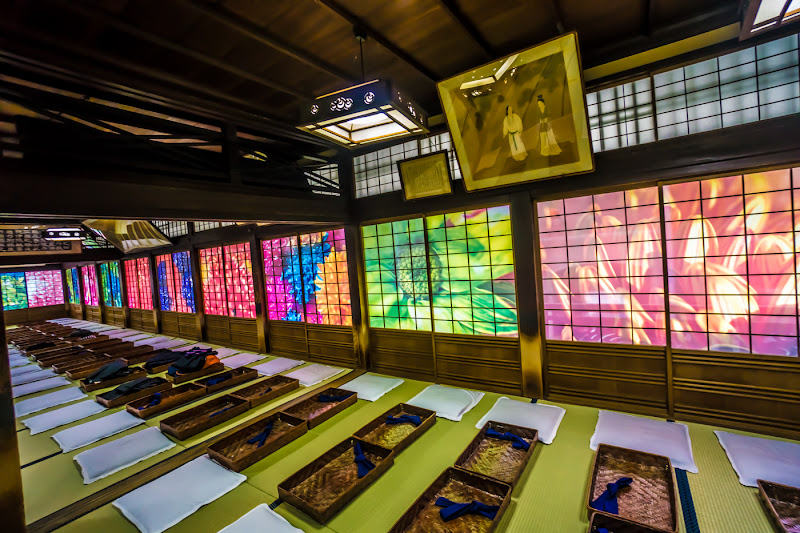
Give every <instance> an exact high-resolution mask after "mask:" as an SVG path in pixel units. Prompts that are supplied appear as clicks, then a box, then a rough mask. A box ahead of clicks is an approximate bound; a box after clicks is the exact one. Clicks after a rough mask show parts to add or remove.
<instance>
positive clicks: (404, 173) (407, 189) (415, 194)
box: [397, 150, 453, 200]
mask: <svg viewBox="0 0 800 533" xmlns="http://www.w3.org/2000/svg"><path fill="white" fill-rule="evenodd" d="M397 172H398V173H399V174H400V181H402V182H403V196H404V197H405V199H406V200H416V199H418V198H428V197H429V196H439V195H441V194H450V193H451V192H453V188H452V186H451V183H450V179H451V177H450V164H449V161H448V159H447V150H441V151H439V152H435V153H432V154H426V155H421V156H418V157H412V158H409V159H404V160H402V161H398V162H397Z"/></svg>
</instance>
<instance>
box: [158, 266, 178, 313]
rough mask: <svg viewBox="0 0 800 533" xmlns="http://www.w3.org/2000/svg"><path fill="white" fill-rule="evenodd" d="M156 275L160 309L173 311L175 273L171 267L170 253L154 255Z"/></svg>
mask: <svg viewBox="0 0 800 533" xmlns="http://www.w3.org/2000/svg"><path fill="white" fill-rule="evenodd" d="M156 275H157V277H158V299H159V304H160V306H161V310H162V311H175V310H176V309H175V307H176V306H175V273H174V271H173V269H172V255H170V254H165V255H159V256H156Z"/></svg>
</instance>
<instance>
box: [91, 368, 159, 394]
mask: <svg viewBox="0 0 800 533" xmlns="http://www.w3.org/2000/svg"><path fill="white" fill-rule="evenodd" d="M134 368H135V370H134V371H133V372H131V373H130V374H127V375H125V376H122V377H118V378H114V379H109V380H107V381H101V382H99V383H87V382H86V379H82V380H81V383H80V387H81V390H83V391H84V392H91V391H94V390H100V389H107V388H109V387H115V386H117V385H121V384H122V383H127V382H129V381H133V380H134V379H139V378H143V377H146V376H147V372H145V371H144V370H143V369H142V368H138V367H134Z"/></svg>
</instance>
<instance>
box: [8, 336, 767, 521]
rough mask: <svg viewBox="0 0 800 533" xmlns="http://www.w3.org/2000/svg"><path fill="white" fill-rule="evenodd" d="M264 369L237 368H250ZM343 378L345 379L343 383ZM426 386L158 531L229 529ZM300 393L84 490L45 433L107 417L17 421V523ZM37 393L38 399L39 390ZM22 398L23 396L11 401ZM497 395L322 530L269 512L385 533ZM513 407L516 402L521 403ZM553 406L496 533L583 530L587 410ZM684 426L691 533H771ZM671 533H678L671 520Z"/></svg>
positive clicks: (301, 447)
mask: <svg viewBox="0 0 800 533" xmlns="http://www.w3.org/2000/svg"><path fill="white" fill-rule="evenodd" d="M188 342H189V341H187V343H188ZM267 360H268V359H265V360H262V361H258V362H255V363H252V364H251V365H248V366H255V365H258V364H261V363H263V362H265V361H267ZM353 374H355V372H353V373H352V374H351V375H353ZM337 378H341V375H340V376H337V377H336V378H332V379H337ZM325 384H326V382H323V383H322V384H320V385H317V386H316V388H320V387H324V386H325ZM247 385H248V384H242V385H240V386H239V387H234V388H232V389H229V390H226V391H222V392H220V393H217V395H220V394H225V393H228V392H230V391H231V390H236V388H241V387H245V386H247ZM428 385H429V383H426V382H422V381H415V380H405V382H404V383H403V385H401V386H399V387H398V388H396V389H394V390H393V391H391V392H389V393H387V394H386V395H385V396H384V397H382V398H381V399H379V400H378V401H376V402H367V401H365V400H358V402H357V403H356V405H354V406H353V407H350V408H349V409H347V410H345V411H344V412H342V413H341V414H339V415H337V416H335V417H334V418H332V419H331V420H329V421H327V422H324V423H323V424H321V425H320V426H318V427H316V428H314V429H312V430H310V431H309V432H308V433H307V434H305V435H304V436H302V437H300V438H299V439H297V440H296V441H294V442H292V443H291V444H289V445H287V446H285V447H284V448H282V449H280V450H278V451H277V452H275V453H273V454H272V455H270V456H268V457H267V458H265V459H264V460H262V461H260V462H258V463H256V464H255V465H253V466H251V467H250V468H248V469H246V470H244V471H243V472H242V473H243V474H245V475H246V476H247V481H246V482H245V483H243V484H242V485H240V486H239V487H238V488H236V489H235V490H233V491H232V492H230V493H228V494H226V495H225V496H223V497H222V498H220V499H218V500H217V501H215V502H213V503H211V504H209V505H207V506H205V507H203V508H201V509H200V510H199V511H197V512H196V513H194V514H193V515H192V516H190V517H188V518H186V519H185V520H183V521H182V522H180V523H179V524H177V525H175V526H173V527H172V528H170V529H169V530H167V531H169V532H183V531H185V532H216V531H218V530H220V529H222V528H223V527H225V526H227V525H228V524H230V523H232V522H234V521H235V520H236V519H238V518H239V517H240V516H242V515H243V514H245V513H246V512H248V511H249V510H250V509H252V508H253V507H255V506H256V505H258V504H260V503H268V504H269V503H273V502H275V501H276V500H277V499H278V494H277V485H278V483H280V482H281V481H283V480H284V479H285V478H287V477H288V476H289V475H291V474H292V473H294V472H295V471H297V470H298V469H300V468H301V467H303V466H304V465H305V464H307V463H308V462H310V461H311V460H313V459H314V458H316V457H317V456H319V455H320V454H322V453H323V452H324V451H326V450H328V449H329V448H331V447H333V446H334V445H336V444H338V443H339V442H341V441H342V440H344V439H346V438H347V437H349V436H350V435H352V434H353V433H354V432H355V431H357V430H358V429H359V428H361V427H362V426H363V425H364V424H366V423H367V422H369V421H370V420H372V419H373V418H375V417H377V416H378V415H380V414H382V413H383V412H384V411H386V410H388V409H389V408H390V407H393V406H394V405H396V404H398V403H401V402H404V401H407V400H409V399H410V398H411V397H413V396H414V395H416V394H417V393H418V392H420V391H421V390H422V389H424V388H425V387H426V386H428ZM308 391H309V389H306V388H304V387H301V388H300V389H299V390H296V391H294V392H292V393H290V394H287V395H286V396H285V397H281V398H278V399H277V400H275V401H273V402H268V403H267V404H264V405H261V406H258V407H257V408H255V409H252V410H250V411H248V412H247V413H245V414H243V415H241V416H239V417H236V418H234V419H232V420H230V421H228V422H226V423H224V424H221V425H220V426H218V427H216V428H213V429H211V430H208V431H206V432H203V433H201V434H199V435H196V436H194V437H192V438H190V439H187V440H186V441H176V443H177V444H178V445H177V446H176V447H175V448H173V449H171V450H169V451H168V452H165V453H162V454H159V455H158V456H156V457H153V458H151V459H148V460H145V461H143V462H142V463H139V464H137V465H135V466H132V467H130V468H127V469H125V470H123V471H122V472H118V473H117V474H114V475H112V476H110V477H108V478H105V479H103V480H100V481H98V482H95V483H92V484H90V485H83V481H82V477H81V475H80V472H79V470H78V467H77V465H76V464H75V463H74V461H73V457H74V455H75V454H77V453H79V452H81V451H84V450H86V449H88V447H87V448H82V449H80V450H76V451H74V452H69V453H58V452H59V451H60V450H59V448H58V446H57V445H56V443H55V442H54V441H53V440H52V438H51V436H52V434H53V433H56V432H58V431H60V430H63V429H65V428H66V427H70V426H74V425H79V424H82V423H85V422H86V421H88V420H91V419H92V418H96V417H99V416H103V415H104V414H108V412H104V413H101V414H99V415H95V416H94V417H92V418H88V419H84V420H81V421H79V422H75V423H73V424H70V426H62V427H60V428H57V429H54V430H51V431H48V432H45V433H41V434H38V435H34V436H31V435H29V432H28V430H27V429H23V428H24V426H22V425H21V424H20V423H19V420H18V421H17V424H18V429H20V431H19V433H18V437H19V445H20V455H21V458H22V459H21V464H22V465H24V466H23V467H22V477H23V487H24V495H25V512H26V518H27V521H28V523H32V522H35V521H37V520H39V519H41V518H44V517H45V516H47V515H50V514H51V513H55V512H57V511H59V509H62V508H64V507H66V506H68V505H70V504H73V503H75V502H77V501H78V500H80V499H81V498H84V497H86V496H88V495H90V494H93V493H95V492H97V491H98V490H100V489H102V488H104V487H107V486H110V485H113V484H115V483H118V482H121V481H123V480H125V479H126V478H128V477H130V476H131V475H133V474H135V473H137V472H141V471H143V470H145V469H147V468H149V467H151V466H153V465H155V464H157V463H159V462H161V461H164V460H165V459H166V458H168V457H170V456H172V455H176V454H179V453H180V452H182V451H183V450H184V449H186V448H187V447H189V446H192V445H195V444H199V443H202V442H203V441H205V440H207V439H209V438H211V437H213V436H215V435H218V434H220V433H222V432H224V431H227V430H229V429H231V428H233V427H235V426H238V425H240V424H241V423H242V422H244V421H246V420H249V419H252V418H254V417H256V416H258V415H260V414H262V413H264V412H267V411H270V410H272V409H274V408H275V407H277V406H279V405H281V404H284V403H286V402H288V401H290V400H292V399H294V398H296V397H298V396H300V395H302V394H305V393H307V392H308ZM47 392H52V391H47ZM102 392H105V391H104V390H101V391H96V393H92V394H100V393H102ZM40 394H46V392H45V393H40ZM30 397H31V396H26V397H24V398H21V399H17V401H20V400H24V399H28V398H30ZM499 397H500V395H499V394H494V393H486V395H485V396H484V397H483V399H482V400H481V402H480V403H479V404H478V405H477V406H476V407H475V408H474V409H473V410H472V411H470V412H469V413H467V414H466V415H465V416H464V418H463V420H462V421H461V422H451V421H449V420H446V419H443V418H439V419H437V421H436V423H435V424H434V426H433V427H432V428H431V429H430V430H429V431H428V432H427V433H425V434H424V435H423V436H422V437H421V438H420V439H419V440H417V441H416V442H415V443H414V444H412V445H411V446H410V447H409V448H408V449H406V450H405V451H403V452H402V453H401V454H399V455H398V456H397V458H396V459H395V464H394V466H392V467H391V468H390V469H389V470H388V471H387V472H386V473H385V474H384V475H383V476H382V477H381V478H379V479H378V480H377V481H376V482H375V483H374V484H373V485H371V486H370V487H369V488H368V489H367V490H365V491H364V492H363V493H362V494H361V495H359V496H358V497H357V498H356V499H355V500H354V501H353V502H351V503H350V504H349V505H348V506H347V507H345V508H344V509H343V510H342V511H341V512H340V513H339V514H337V515H336V516H335V517H334V518H332V519H331V520H330V521H329V522H328V524H327V525H325V526H323V525H321V524H318V523H316V522H315V521H314V520H312V519H311V518H309V517H308V516H306V515H304V514H303V513H301V512H299V511H297V510H295V509H294V508H293V507H291V506H290V505H288V504H286V503H281V504H280V505H279V506H278V507H277V508H276V511H277V512H278V513H279V514H281V515H283V516H284V517H286V518H287V519H288V520H289V521H290V522H291V523H292V524H293V525H295V526H297V527H299V528H300V529H302V530H303V531H306V532H312V531H324V532H336V533H355V532H359V533H362V532H363V533H377V532H383V531H387V530H388V529H389V528H390V527H391V526H392V524H393V523H394V522H395V521H396V520H397V519H398V518H399V517H400V515H402V514H403V512H404V511H405V510H406V508H407V507H408V506H409V505H410V504H411V503H412V502H413V501H414V500H415V499H416V498H417V497H418V496H419V495H420V494H421V493H422V491H423V490H424V489H425V488H426V487H427V486H428V484H429V483H430V482H432V481H433V480H434V479H435V478H436V477H437V476H438V475H439V473H440V472H441V471H442V470H444V469H445V468H447V467H448V466H451V465H452V463H453V462H454V461H455V459H456V457H457V456H458V455H459V454H460V453H461V451H462V450H463V449H464V448H465V447H466V445H467V444H468V443H469V442H470V440H471V439H472V438H473V437H474V436H475V435H476V434H477V432H478V429H477V428H476V427H475V425H476V423H477V422H478V420H480V418H481V417H482V416H483V415H484V414H485V413H486V412H487V411H488V410H489V408H490V407H491V406H492V405H493V404H494V402H495V401H496V400H497V399H498V398H499ZM515 399H519V400H523V401H525V400H526V399H525V398H515ZM546 403H549V402H546ZM555 405H560V406H562V407H564V408H565V409H566V410H567V414H566V416H565V417H564V419H563V422H562V424H561V427H560V429H559V432H558V436H557V438H556V439H555V441H554V442H553V444H551V445H543V444H539V445H538V446H537V449H536V451H535V452H534V455H533V458H532V461H531V464H530V465H529V466H528V468H527V470H526V472H525V473H524V474H523V477H522V478H521V480H520V482H519V484H518V486H517V487H516V488H515V490H514V493H513V495H512V503H511V505H510V506H509V508H508V510H507V511H506V514H505V515H504V516H503V519H502V522H501V524H500V527H499V528H498V531H500V532H520V533H522V532H531V531H542V532H554V533H555V532H576V533H578V532H584V531H586V530H587V529H588V520H587V516H586V510H585V503H586V489H587V481H588V479H587V478H588V475H589V470H590V467H591V461H592V457H593V452H592V451H591V450H590V449H589V439H590V437H591V434H592V432H593V431H594V425H595V423H596V421H597V412H598V410H597V409H595V408H590V407H582V406H574V405H566V404H555ZM188 407H189V406H186V407H184V408H183V409H186V408H188ZM120 409H122V408H116V409H112V410H111V412H114V411H117V410H120ZM175 412H179V410H174V411H170V412H169V413H165V414H162V415H159V416H158V417H155V418H153V419H151V420H148V421H147V426H157V425H158V421H159V420H160V419H162V418H164V417H166V416H169V415H172V414H174V413H175ZM36 414H41V413H36ZM31 416H34V415H31ZM688 425H689V430H690V435H691V438H692V444H693V450H694V454H695V460H696V462H697V466H698V467H699V469H700V473H699V474H688V476H689V484H690V487H691V490H692V495H693V498H694V503H695V508H696V512H697V518H698V522H699V526H700V530H701V531H703V532H704V533H706V532H710V533H721V532H723V531H724V532H726V533H759V532H769V531H771V529H770V528H771V525H770V523H769V522H768V519H767V517H766V515H765V513H764V510H763V508H762V506H761V503H760V502H759V499H758V493H757V491H756V489H752V488H748V487H743V486H742V485H740V484H739V482H738V478H737V476H736V474H735V472H734V471H733V469H732V468H731V466H730V463H729V462H728V460H727V457H726V456H725V453H724V451H723V450H722V448H721V447H720V446H719V444H718V442H717V439H716V437H715V436H714V434H713V430H714V429H718V428H715V427H712V426H707V425H701V424H692V423H690V424H688ZM142 427H143V426H139V427H137V428H133V429H131V430H128V431H126V432H123V433H120V434H118V435H115V436H113V437H110V438H108V439H105V440H103V441H101V442H99V443H96V444H94V445H92V446H98V445H100V444H104V443H106V442H109V441H111V440H113V439H117V438H120V437H122V436H125V435H128V434H131V433H134V432H136V431H138V430H140V429H141V428H142ZM740 433H743V434H748V433H744V432H740ZM92 446H90V447H92ZM31 463H34V464H31ZM681 530H682V531H686V529H685V528H684V525H683V520H682V519H681ZM59 531H66V532H76V533H77V532H81V533H86V532H98V533H109V532H117V531H119V532H127V531H130V532H131V533H135V532H136V531H137V529H136V527H135V526H133V524H132V523H130V522H129V521H128V520H127V519H126V518H125V517H123V516H122V514H121V513H120V512H119V511H117V510H116V508H114V507H112V506H111V504H107V505H104V506H102V507H100V508H98V509H96V510H94V511H92V512H89V513H88V514H85V515H84V516H82V517H80V518H78V519H77V520H74V521H72V522H70V523H68V524H67V525H65V526H64V527H62V528H60V529H59Z"/></svg>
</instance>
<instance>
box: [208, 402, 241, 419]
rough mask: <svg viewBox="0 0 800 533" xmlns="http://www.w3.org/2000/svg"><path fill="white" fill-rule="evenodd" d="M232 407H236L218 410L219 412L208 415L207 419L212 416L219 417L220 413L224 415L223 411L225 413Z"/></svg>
mask: <svg viewBox="0 0 800 533" xmlns="http://www.w3.org/2000/svg"><path fill="white" fill-rule="evenodd" d="M234 407H236V406H235V405H231V406H230V407H226V408H225V409H220V410H219V411H217V412H216V413H211V414H210V415H208V416H209V418H211V417H212V416H217V415H221V414H222V413H224V412H225V411H227V410H228V409H233V408H234Z"/></svg>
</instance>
